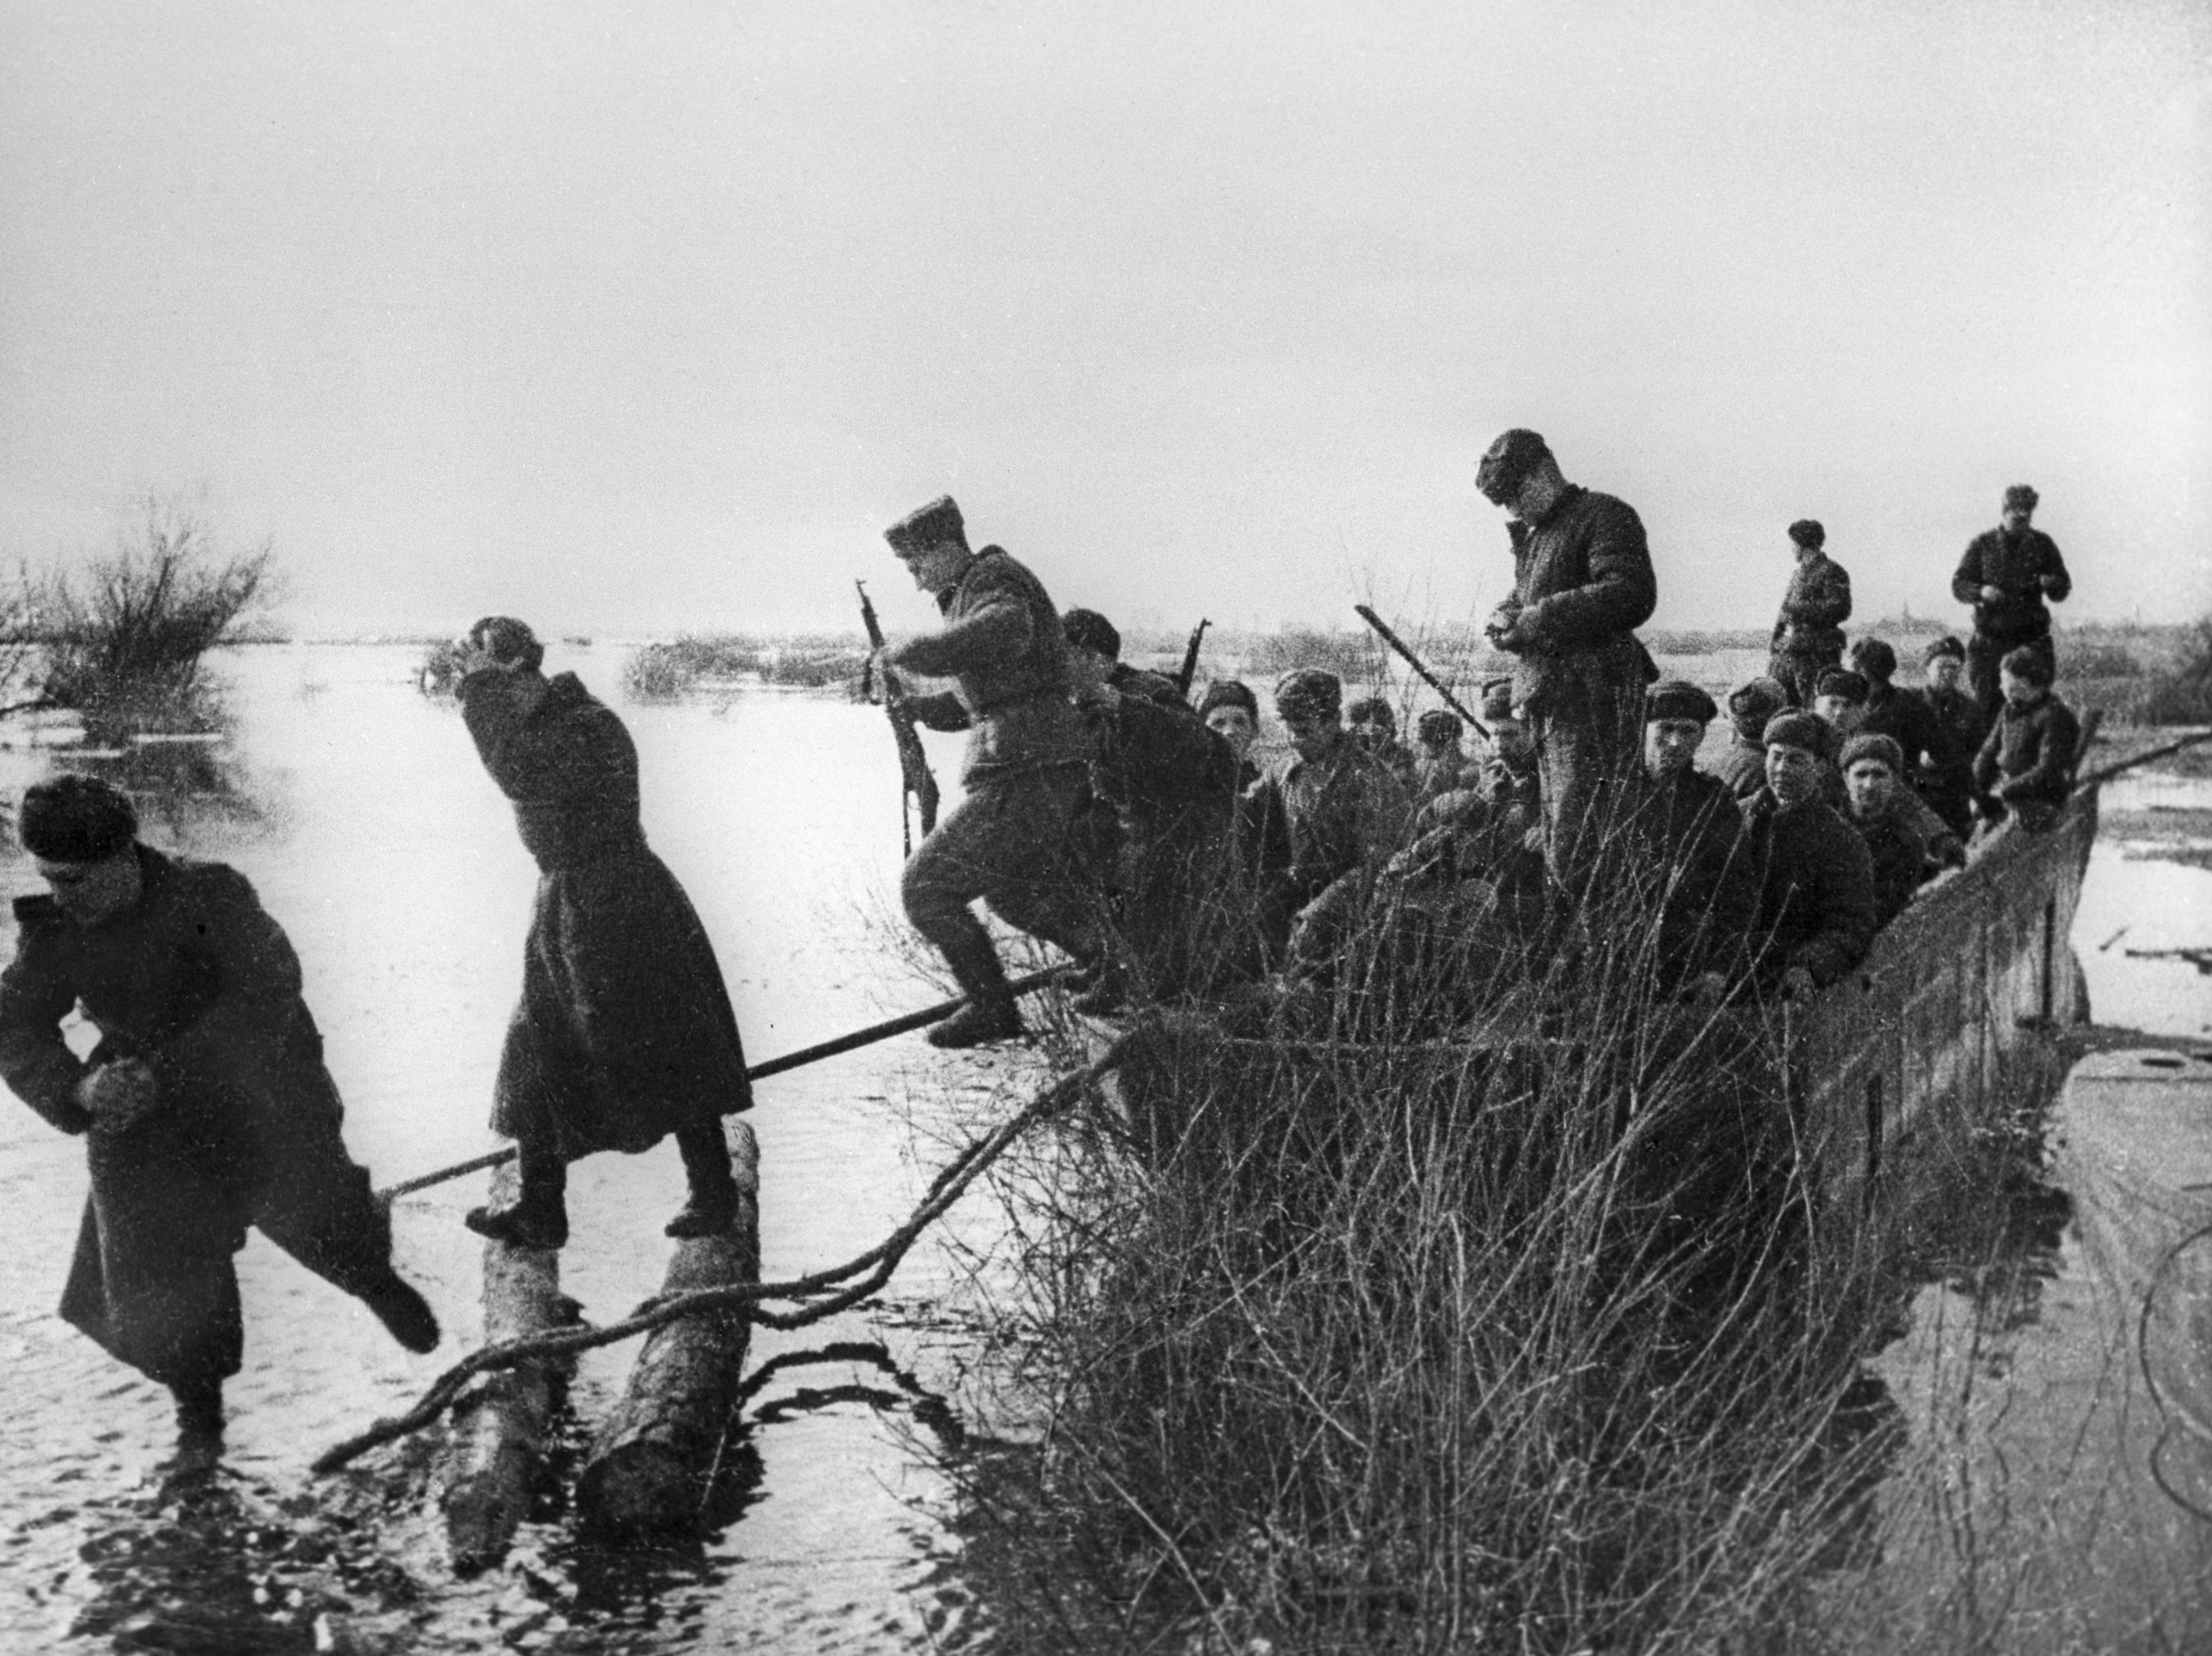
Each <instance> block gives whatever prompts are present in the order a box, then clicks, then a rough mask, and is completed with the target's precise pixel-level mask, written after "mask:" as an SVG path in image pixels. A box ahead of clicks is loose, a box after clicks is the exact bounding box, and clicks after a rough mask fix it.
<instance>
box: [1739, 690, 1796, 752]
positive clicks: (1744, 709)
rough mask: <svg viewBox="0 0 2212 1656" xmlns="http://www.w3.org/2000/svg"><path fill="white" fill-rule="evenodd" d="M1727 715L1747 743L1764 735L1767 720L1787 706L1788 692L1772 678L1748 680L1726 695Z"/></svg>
mask: <svg viewBox="0 0 2212 1656" xmlns="http://www.w3.org/2000/svg"><path fill="white" fill-rule="evenodd" d="M1728 705H1729V717H1730V718H1731V719H1733V720H1734V721H1735V728H1737V729H1738V730H1739V731H1741V733H1742V734H1743V737H1744V740H1747V741H1753V742H1755V741H1758V740H1760V739H1761V738H1762V737H1763V736H1764V735H1765V730H1766V721H1768V720H1769V719H1771V718H1772V717H1773V716H1774V715H1776V714H1778V713H1779V712H1781V711H1782V710H1783V709H1784V708H1786V707H1788V706H1789V705H1790V692H1789V691H1786V690H1784V688H1783V687H1782V685H1781V684H1780V682H1779V681H1778V680H1777V679H1765V678H1760V679H1747V680H1746V681H1745V682H1743V683H1742V684H1740V685H1737V686H1736V687H1735V689H1734V690H1732V691H1729V698H1728Z"/></svg>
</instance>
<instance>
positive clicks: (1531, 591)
mask: <svg viewBox="0 0 2212 1656" xmlns="http://www.w3.org/2000/svg"><path fill="white" fill-rule="evenodd" d="M1513 567H1514V581H1513V601H1514V603H1515V605H1516V606H1517V609H1518V613H1517V615H1516V618H1515V619H1514V622H1513V625H1512V628H1511V630H1510V631H1509V632H1508V633H1507V634H1506V635H1505V636H1504V638H1503V639H1501V640H1500V643H1501V645H1502V647H1503V648H1505V649H1507V650H1510V651H1511V652H1512V653H1513V654H1514V655H1515V656H1516V658H1517V660H1516V661H1515V663H1514V667H1513V701H1514V704H1515V705H1516V707H1522V708H1525V709H1527V710H1528V712H1529V713H1531V714H1532V715H1536V716H1539V717H1541V718H1543V719H1546V720H1550V721H1559V722H1562V723H1565V724H1576V723H1578V722H1582V721H1597V720H1599V719H1600V718H1601V715H1602V713H1603V711H1604V710H1605V709H1610V708H1611V707H1612V706H1613V703H1615V702H1616V701H1617V700H1619V699H1620V697H1621V696H1622V694H1623V693H1624V691H1625V688H1626V687H1628V686H1634V687H1635V688H1636V689H1637V690H1638V691H1641V689H1642V687H1643V686H1644V685H1647V684H1650V682H1651V681H1652V680H1653V679H1656V678H1657V677H1658V676H1659V670H1658V667H1656V665H1655V664H1654V663H1653V661H1652V660H1651V657H1650V654H1649V653H1647V652H1646V651H1645V649H1644V646H1643V645H1642V644H1641V643H1640V642H1638V640H1637V637H1636V633H1635V629H1636V628H1638V627H1640V626H1642V625H1643V624H1644V622H1646V621H1648V620H1650V618H1651V612H1652V610H1653V609H1654V608H1655V607H1656V606H1657V604H1658V601H1659V582H1658V577H1657V576H1656V575H1654V574H1653V573H1652V569H1651V549H1650V545H1649V544H1648V543H1647V542H1646V540H1645V539H1644V521H1643V520H1642V519H1641V518H1639V517H1638V516H1637V515H1636V512H1635V509H1634V508H1632V507H1631V506H1629V505H1628V504H1627V502H1625V501H1619V500H1615V499H1614V498H1613V496H1611V495H1601V494H1598V493H1597V492H1595V490H1589V489H1583V488H1580V487H1577V485H1575V484H1568V485H1567V487H1566V490H1565V492H1564V493H1563V494H1561V495H1560V496H1559V500H1558V501H1557V502H1555V503H1554V504H1553V508H1552V509H1551V510H1550V511H1549V512H1548V513H1547V514H1545V515H1544V517H1543V519H1542V521H1541V522H1537V523H1533V524H1529V525H1527V526H1525V528H1524V529H1523V530H1522V532H1521V533H1518V534H1517V535H1516V543H1515V547H1514V557H1513Z"/></svg>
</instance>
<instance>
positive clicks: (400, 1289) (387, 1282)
mask: <svg viewBox="0 0 2212 1656" xmlns="http://www.w3.org/2000/svg"><path fill="white" fill-rule="evenodd" d="M360 1298H361V1302H362V1304H363V1305H364V1306H368V1308H369V1310H370V1311H371V1312H374V1314H375V1317H376V1320H377V1321H378V1322H380V1323H381V1324H384V1327H385V1331H386V1333H388V1334H390V1335H391V1336H392V1338H393V1339H395V1340H397V1341H398V1342H399V1343H400V1344H401V1346H403V1347H404V1348H405V1349H407V1350H409V1351H411V1352H413V1353H414V1354H415V1355H416V1356H418V1357H419V1356H421V1355H422V1354H423V1353H424V1352H426V1351H435V1350H436V1349H437V1348H438V1318H437V1316H436V1315H435V1313H434V1312H432V1311H431V1309H430V1305H429V1302H428V1300H425V1299H423V1297H422V1294H420V1293H418V1292H417V1291H416V1288H415V1285H414V1284H413V1283H411V1282H408V1281H407V1280H406V1279H405V1278H404V1277H403V1276H401V1275H400V1274H399V1273H398V1271H396V1270H392V1269H386V1271H385V1274H384V1275H383V1277H382V1278H381V1279H380V1280H379V1281H377V1282H372V1283H371V1284H369V1286H368V1288H366V1289H365V1290H363V1291H362V1294H361V1296H360Z"/></svg>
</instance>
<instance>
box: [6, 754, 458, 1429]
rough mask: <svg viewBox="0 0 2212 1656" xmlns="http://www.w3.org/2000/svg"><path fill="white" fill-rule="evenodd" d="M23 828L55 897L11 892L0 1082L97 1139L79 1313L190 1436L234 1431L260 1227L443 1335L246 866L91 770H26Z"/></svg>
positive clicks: (407, 1331)
mask: <svg viewBox="0 0 2212 1656" xmlns="http://www.w3.org/2000/svg"><path fill="white" fill-rule="evenodd" d="M18 832H19V835H20V837H21V840H22V843H23V846H24V849H27V851H29V852H30V854H31V855H32V856H33V857H34V858H36V859H37V864H38V871H39V874H40V878H42V879H43V880H45V881H46V885H47V886H48V887H49V888H50V891H51V895H47V896H40V897H24V898H17V899H16V901H15V918H16V923H17V926H18V928H19V931H18V934H17V938H16V944H15V959H14V961H13V962H11V963H10V964H9V967H8V970H7V973H6V975H5V977H0V1079H5V1081H7V1083H8V1086H9V1090H10V1091H12V1092H13V1093H15V1096H16V1097H17V1098H19V1099H22V1100H23V1101H24V1102H25V1103H26V1104H27V1105H30V1106H31V1108H32V1109H33V1110H35V1111H38V1112H39V1113H40V1115H41V1116H44V1117H46V1119H47V1120H48V1121H49V1122H51V1123H53V1125H54V1126H56V1127H58V1128H59V1129H61V1130H62V1131H63V1132H64V1133H70V1134H75V1135H82V1137H83V1139H84V1141H85V1160H86V1163H87V1165H88V1167H89V1169H90V1172H91V1174H92V1189H91V1191H90V1193H89V1195H88V1197H87V1199H86V1202H85V1209H84V1221H83V1223H82V1227H80V1228H79V1230H78V1232H77V1239H76V1258H75V1259H74V1260H73V1261H72V1262H71V1263H70V1276H69V1285H68V1287H67V1288H64V1290H63V1293H62V1306H61V1312H62V1316H63V1317H64V1318H65V1319H66V1320H67V1321H69V1322H70V1323H72V1324H76V1327H77V1328H79V1329H80V1330H82V1331H83V1332H84V1333H86V1334H88V1335H89V1336H92V1338H93V1339H94V1340H96V1341H98V1342H100V1344H101V1345H102V1346H105V1347H106V1349H107V1350H108V1351H109V1352H111V1353H112V1354H113V1355H115V1356H117V1357H119V1358H121V1359H122V1360H123V1361H125V1362H126V1363H129V1364H130V1365H131V1367H133V1368H136V1369H138V1370H140V1371H141V1372H142V1373H145V1374H147V1375H149V1377H151V1378H152V1379H155V1380H158V1381H160V1382H161V1384H162V1385H166V1386H167V1387H168V1388H169V1390H170V1391H171V1392H172V1393H173V1395H174V1397H175V1398H176V1404H177V1425H178V1428H179V1438H180V1443H179V1446H180V1447H183V1448H186V1449H189V1450H193V1451H196V1452H204V1451H211V1450H213V1449H214V1448H216V1446H219V1445H220V1444H221V1442H222V1428H223V1412H222V1383H223V1381H224V1380H225V1379H228V1377H229V1376H231V1375H233V1374H235V1373H238V1370H239V1360H240V1355H241V1348H242V1345H243V1342H244V1335H245V1330H244V1327H243V1324H242V1322H241V1318H240V1311H239V1301H238V1274H237V1272H236V1270H235V1269H234V1268H233V1266H232V1264H231V1258H232V1256H233V1255H234V1254H235V1253H236V1252H237V1251H239V1249H240V1248H241V1247H243V1246H244V1245H245V1244H246V1227H247V1226H249V1225H251V1226H253V1227H256V1228H258V1230H259V1231H260V1232H261V1233H262V1234H263V1235H264V1236H265V1237H267V1238H268V1239H270V1241H271V1242H274V1243H275V1244H276V1245H277V1246H278V1247H280V1248H282V1249H283V1251H285V1252H287V1253H289V1254H290V1255H291V1256H292V1257H294V1258H295V1259H296V1260H298V1261H299V1262H300V1263H301V1264H303V1265H305V1266H306V1267H307V1269H309V1270H311V1271H313V1272H314V1273H315V1275H318V1276H320V1277H322V1278H323V1279H324V1280H325V1281H326V1282H331V1283H333V1284H335V1285H336V1286H337V1287H338V1288H343V1289H344V1290H345V1291H346V1292H347V1293H348V1294H352V1295H353V1296H354V1297H355V1298H356V1299H357V1300H360V1301H361V1302H362V1304H363V1305H365V1306H368V1308H369V1310H370V1311H372V1312H374V1313H375V1314H376V1316H377V1318H378V1319H379V1320H380V1321H381V1322H382V1323H383V1324H384V1325H385V1327H386V1329H388V1330H390V1331H391V1333H392V1337H393V1338H394V1339H396V1340H398V1342H399V1343H400V1344H401V1345H403V1346H404V1347H406V1349H408V1350H410V1351H414V1352H424V1351H428V1350H429V1349H431V1348H432V1347H434V1346H435V1345H436V1344H437V1343H438V1323H437V1319H436V1318H435V1317H433V1316H432V1315H431V1313H430V1308H429V1306H427V1305H425V1304H424V1303H423V1302H422V1295H421V1294H417V1293H416V1291H415V1290H414V1288H411V1287H410V1286H409V1285H408V1284H407V1283H406V1282H403V1281H401V1280H400V1278H399V1276H398V1273H396V1272H395V1271H394V1270H393V1269H392V1227H391V1222H390V1221H389V1219H388V1217H387V1216H386V1213H385V1210H384V1209H383V1208H382V1207H381V1206H380V1204H379V1203H378V1202H377V1201H376V1199H375V1197H374V1196H372V1195H371V1194H370V1191H369V1186H368V1174H367V1173H366V1172H363V1171H362V1169H361V1168H360V1167H358V1166H356V1165H355V1164H354V1162H353V1160H352V1159H351V1158H350V1157H349V1156H348V1155H347V1154H346V1148H345V1144H344V1142H343V1139H342V1138H341V1137H340V1136H339V1127H340V1124H341V1123H342V1122H343V1117H344V1114H345V1111H344V1106H343V1105H342V1104H341V1103H340V1102H339V1099H338V1093H337V1087H336V1086H335V1085H334V1084H333V1083H332V1081H331V1075H330V1071H329V1070H328V1069H326V1068H324V1067H323V1038H322V1035H321V1033H320V1032H319V1031H318V1030H317V1029H316V1027H315V1020H314V1017H313V1014H310V1013H309V1012H308V1010H307V1002H305V1001H303V1000H301V997H300V962H299V958H298V957H297V956H296V955H295V954H294V953H292V946H291V943H290V942H289V941H288V940H287V939H286V937H285V935H284V931H283V928H282V927H281V926H279V925H278V924H277V923H276V922H275V921H274V920H272V919H270V916H269V915H268V913H267V912H266V911H265V910H264V909H263V908H262V906H261V904H260V901H259V899H258V898H256V897H255V895H254V892H253V887H252V886H251V885H250V884H248V883H247V881H246V877H245V876H244V875H243V874H240V873H239V872H238V871H237V870H236V869H234V868H226V867H225V866H224V865H222V863H220V862H197V861H188V860H187V859H185V858H183V857H173V856H168V855H164V854H163V853H161V852H160V851H157V850H155V849H153V848H152V847H150V846H147V845H142V844H140V843H138V841H137V833H138V819H137V813H135V812H134V811H133V810H132V809H131V801H130V799H129V798H128V797H127V796H126V795H124V794H123V793H122V792H121V791H120V790H118V789H117V788H113V787H111V786H110V785H109V784H108V783H106V782H100V781H99V780H97V779H95V778H94V777H90V776H57V777H55V778H54V779H53V780H52V781H51V782H40V783H38V784H37V785H36V786H34V787H33V788H30V789H29V790H28V791H27V792H26V793H25V795H23V807H22V812H21V816H20V818H19V819H18ZM72 1008H82V1010H83V1014H84V1016H85V1017H86V1019H87V1020H88V1021H89V1022H90V1023H91V1024H92V1025H93V1026H94V1028H96V1029H97V1030H98V1031H99V1032H100V1041H99V1044H97V1045H96V1046H95V1047H94V1049H93V1050H92V1054H91V1056H90V1057H89V1059H88V1060H85V1061H83V1062H80V1061H79V1060H78V1058H77V1057H76V1054H75V1053H73V1052H72V1051H71V1050H70V1048H69V1046H68V1044H66V1043H65V1042H64V1038H63V1035H62V1030H61V1024H62V1020H64V1019H65V1018H67V1017H68V1016H69V1015H70V1011H71V1010H72Z"/></svg>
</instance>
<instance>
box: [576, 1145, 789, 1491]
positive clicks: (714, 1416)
mask: <svg viewBox="0 0 2212 1656" xmlns="http://www.w3.org/2000/svg"><path fill="white" fill-rule="evenodd" d="M729 1135H730V1162H731V1171H732V1172H733V1173H734V1174H735V1175H736V1177H737V1181H738V1218H737V1222H736V1223H735V1224H734V1225H732V1227H730V1229H729V1230H728V1231H727V1232H726V1233H724V1234H723V1235H720V1236H706V1237H696V1238H693V1239H690V1240H688V1241H684V1242H680V1243H678V1245H677V1247H676V1255H675V1257H674V1258H673V1259H671V1261H670V1262H669V1265H668V1275H667V1279H666V1280H665V1282H663V1283H662V1284H661V1290H660V1291H661V1293H662V1294H663V1295H667V1294H684V1293H689V1292H691V1291H693V1290H695V1289H698V1288H725V1287H728V1286H731V1285H732V1284H740V1283H748V1282H759V1281H760V1148H759V1146H758V1144H757V1142H755V1140H754V1138H753V1130H752V1129H751V1128H750V1126H748V1125H746V1124H745V1123H744V1122H742V1121H737V1122H732V1123H730V1126H729ZM751 1335H752V1323H751V1321H750V1318H747V1317H746V1316H745V1314H744V1312H743V1311H742V1310H738V1311H728V1312H702V1313H701V1314H700V1315H698V1316H696V1317H685V1318H681V1319H680V1320H678V1321H677V1322H673V1323H671V1324H668V1325H667V1326H666V1327H665V1328H661V1329H656V1330H654V1331H653V1334H652V1335H651V1336H650V1337H648V1338H647V1341H646V1342H645V1349H643V1350H642V1351H641V1352H640V1353H639V1354H638V1358H637V1363H636V1365H635V1367H633V1368H632V1369H631V1370H630V1374H629V1385H627V1386H626V1387H625V1388H624V1389H623V1395H622V1400H621V1401H620V1402H619V1403H617V1404H616V1405H615V1408H614V1410H613V1412H612V1413H611V1415H609V1416H608V1417H607V1422H606V1424H605V1427H604V1428H601V1430H600V1432H599V1438H598V1440H596V1441H595V1442H594V1443H593V1444H592V1452H591V1455H590V1457H589V1458H588V1459H586V1462H585V1464H584V1471H583V1476H582V1478H581V1479H580V1481H579V1482H578V1484H577V1487H576V1497H577V1501H578V1504H579V1505H580V1507H581V1508H582V1509H583V1512H584V1513H585V1515H586V1518H587V1519H589V1520H590V1521H591V1522H592V1524H594V1525H597V1526H599V1527H600V1528H602V1529H604V1530H606V1531H611V1532H613V1533H616V1534H647V1533H652V1532H655V1531H667V1530H677V1529H682V1528H684V1527H685V1526H686V1525H690V1524H691V1523H692V1522H694V1521H695V1520H696V1519H697V1517H698V1514H699V1512H700V1509H701V1507H702V1506H703V1504H704V1503H705V1501H706V1498H707V1489H708V1483H709V1482H711V1480H712V1477H713V1474H714V1465H715V1461H716V1458H717V1457H716V1452H717V1451H718V1450H720V1447H721V1443H722V1434H724V1432H726V1430H727V1429H728V1428H729V1423H730V1414H731V1411H732V1409H734V1408H735V1407H736V1405H737V1399H738V1385H739V1382H740V1381H741V1380H742V1379H744V1363H745V1347H746V1345H747V1343H748V1342H749V1341H750V1338H751Z"/></svg>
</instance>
